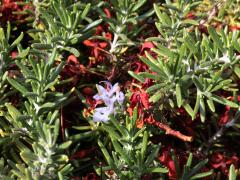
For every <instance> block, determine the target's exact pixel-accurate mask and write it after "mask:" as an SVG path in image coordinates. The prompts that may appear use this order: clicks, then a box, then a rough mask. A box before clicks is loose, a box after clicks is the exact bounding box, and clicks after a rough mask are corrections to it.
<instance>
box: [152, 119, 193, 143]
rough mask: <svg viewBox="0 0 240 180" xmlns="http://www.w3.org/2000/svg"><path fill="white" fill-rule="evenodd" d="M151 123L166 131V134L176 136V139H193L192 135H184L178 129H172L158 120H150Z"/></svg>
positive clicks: (189, 140) (190, 140)
mask: <svg viewBox="0 0 240 180" xmlns="http://www.w3.org/2000/svg"><path fill="white" fill-rule="evenodd" d="M151 124H152V125H154V126H157V127H158V128H160V129H162V130H164V131H166V134H169V135H171V136H174V137H177V138H178V139H181V140H183V141H187V142H192V141H193V137H192V136H186V135H184V134H182V133H181V132H179V131H176V130H173V129H171V128H170V127H169V126H168V125H166V124H163V123H161V122H159V121H156V120H153V121H152V122H151Z"/></svg>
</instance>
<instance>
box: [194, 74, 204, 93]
mask: <svg viewBox="0 0 240 180" xmlns="http://www.w3.org/2000/svg"><path fill="white" fill-rule="evenodd" d="M192 81H193V83H194V84H195V86H196V87H197V89H198V90H199V91H201V92H203V89H204V87H203V85H202V83H200V81H199V80H198V78H197V77H195V76H194V77H192Z"/></svg>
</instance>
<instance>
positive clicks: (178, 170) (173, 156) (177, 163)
mask: <svg viewBox="0 0 240 180" xmlns="http://www.w3.org/2000/svg"><path fill="white" fill-rule="evenodd" d="M171 155H172V159H173V161H174V166H175V169H176V173H177V178H180V166H179V162H178V159H177V157H176V155H175V152H174V150H173V149H171Z"/></svg>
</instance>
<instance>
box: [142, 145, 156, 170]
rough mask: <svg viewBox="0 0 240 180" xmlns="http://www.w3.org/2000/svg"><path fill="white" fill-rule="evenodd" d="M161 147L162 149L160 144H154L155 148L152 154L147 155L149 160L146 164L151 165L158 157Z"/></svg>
mask: <svg viewBox="0 0 240 180" xmlns="http://www.w3.org/2000/svg"><path fill="white" fill-rule="evenodd" d="M159 149H160V146H159V145H155V146H153V149H152V150H151V154H149V155H148V156H147V160H146V161H145V163H144V164H145V165H146V166H149V165H150V164H151V163H152V162H153V160H154V159H155V158H156V157H157V154H158V152H159Z"/></svg>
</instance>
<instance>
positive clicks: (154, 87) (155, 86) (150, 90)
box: [146, 83, 166, 93]
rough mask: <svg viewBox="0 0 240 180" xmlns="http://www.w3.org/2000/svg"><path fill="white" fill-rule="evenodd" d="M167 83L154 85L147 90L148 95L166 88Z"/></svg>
mask: <svg viewBox="0 0 240 180" xmlns="http://www.w3.org/2000/svg"><path fill="white" fill-rule="evenodd" d="M165 86H166V83H160V84H154V85H152V86H150V87H149V88H147V89H146V92H147V93H150V92H152V91H156V90H160V89H161V88H163V87H165Z"/></svg>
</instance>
